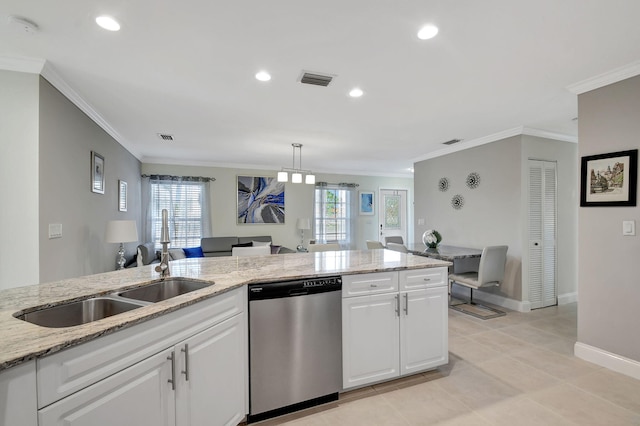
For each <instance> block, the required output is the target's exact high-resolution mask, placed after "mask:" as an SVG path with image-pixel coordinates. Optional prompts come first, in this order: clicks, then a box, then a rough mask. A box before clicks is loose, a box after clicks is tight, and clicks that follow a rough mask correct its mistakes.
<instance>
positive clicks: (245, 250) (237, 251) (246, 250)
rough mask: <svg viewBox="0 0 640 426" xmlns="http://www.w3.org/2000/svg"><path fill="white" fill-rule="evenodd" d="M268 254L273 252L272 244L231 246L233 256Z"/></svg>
mask: <svg viewBox="0 0 640 426" xmlns="http://www.w3.org/2000/svg"><path fill="white" fill-rule="evenodd" d="M267 254H271V247H270V246H257V247H233V248H231V256H243V257H244V256H265V255H267Z"/></svg>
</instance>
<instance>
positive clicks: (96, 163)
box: [91, 151, 104, 194]
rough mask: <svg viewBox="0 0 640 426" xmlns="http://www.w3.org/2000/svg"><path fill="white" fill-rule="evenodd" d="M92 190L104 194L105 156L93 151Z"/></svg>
mask: <svg viewBox="0 0 640 426" xmlns="http://www.w3.org/2000/svg"><path fill="white" fill-rule="evenodd" d="M91 191H93V192H95V193H97V194H104V157H103V156H102V155H100V154H98V153H97V152H95V151H91Z"/></svg>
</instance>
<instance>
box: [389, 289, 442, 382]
mask: <svg viewBox="0 0 640 426" xmlns="http://www.w3.org/2000/svg"><path fill="white" fill-rule="evenodd" d="M447 299H448V295H447V287H435V288H429V289H425V290H416V291H408V292H403V293H400V301H401V306H402V309H401V320H400V345H401V346H400V375H405V374H411V373H416V372H418V371H422V370H427V369H429V368H435V367H437V366H439V365H443V364H446V363H447V362H449V348H448V332H447V330H448V312H447Z"/></svg>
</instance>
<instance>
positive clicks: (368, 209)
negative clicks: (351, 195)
mask: <svg viewBox="0 0 640 426" xmlns="http://www.w3.org/2000/svg"><path fill="white" fill-rule="evenodd" d="M358 205H359V211H360V214H361V215H373V213H374V211H375V209H374V208H373V192H371V191H360V193H359V197H358Z"/></svg>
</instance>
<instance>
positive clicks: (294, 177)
mask: <svg viewBox="0 0 640 426" xmlns="http://www.w3.org/2000/svg"><path fill="white" fill-rule="evenodd" d="M291 146H292V147H293V161H292V167H291V168H286V167H283V168H282V171H279V172H278V182H288V181H289V173H288V172H291V182H292V183H302V176H303V175H304V183H306V184H308V185H314V184H315V183H316V177H315V176H314V175H313V174H311V170H303V169H302V144H301V143H292V144H291ZM296 150H298V167H297V168H296Z"/></svg>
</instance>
